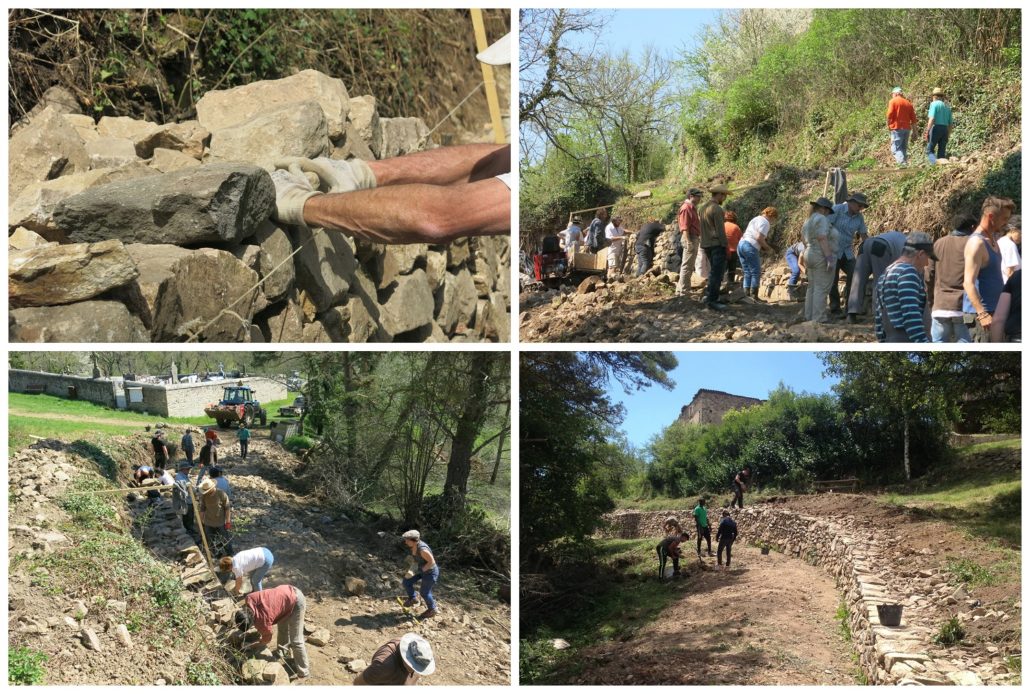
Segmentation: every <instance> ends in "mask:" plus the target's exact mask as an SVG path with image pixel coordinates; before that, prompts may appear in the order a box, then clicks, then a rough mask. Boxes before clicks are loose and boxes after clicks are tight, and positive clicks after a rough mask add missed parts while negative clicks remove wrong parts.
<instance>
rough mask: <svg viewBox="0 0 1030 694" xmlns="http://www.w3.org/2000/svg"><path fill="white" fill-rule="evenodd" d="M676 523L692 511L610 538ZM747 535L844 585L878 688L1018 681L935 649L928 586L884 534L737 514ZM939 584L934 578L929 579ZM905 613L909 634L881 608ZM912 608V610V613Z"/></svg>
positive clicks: (951, 597)
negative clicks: (926, 615)
mask: <svg viewBox="0 0 1030 694" xmlns="http://www.w3.org/2000/svg"><path fill="white" fill-rule="evenodd" d="M670 515H672V516H677V517H680V518H682V517H684V516H689V515H690V510H689V509H678V510H667V511H656V512H640V511H622V512H617V513H613V514H610V515H609V516H608V518H607V520H608V527H607V529H606V530H605V531H604V532H603V534H604V535H605V536H608V537H618V538H626V539H629V538H639V537H660V536H661V534H662V532H663V531H662V522H663V521H664V519H665V518H668V517H669V516H670ZM734 517H735V519H736V521H737V524H738V527H739V530H740V535H741V537H742V538H743V539H744V541H746V542H748V543H752V544H766V545H769V546H771V547H772V548H773V549H775V550H776V551H778V552H783V553H784V554H789V555H792V556H796V557H798V558H799V559H802V560H804V561H807V562H809V563H810V564H814V565H816V566H820V567H823V568H824V569H826V570H827V571H829V572H830V573H831V574H833V576H834V577H835V578H836V581H837V586H838V588H839V589H840V590H841V592H842V595H843V598H844V600H845V602H846V603H847V605H848V611H849V614H850V622H849V626H850V628H851V633H852V641H853V645H854V647H855V649H856V650H857V651H858V656H859V663H860V665H861V667H862V670H863V672H864V673H865V675H866V677H867V678H868V679H869V682H870V683H871V684H924V685H946V684H984V683H985V682H986V683H990V684H995V683H996V684H1003V683H1010V682H1011V681H1012V675H1011V674H1010V673H1009V672H1008V670H1007V668H1005V667H1004V666H1002V667H999V666H998V664H997V663H994V662H992V661H991V660H986V661H985V660H970V661H968V662H967V661H966V660H957V659H955V658H953V657H950V654H949V653H948V652H947V650H946V649H944V648H942V647H938V646H935V645H934V644H933V643H932V638H933V635H934V631H933V629H932V628H931V627H930V626H929V625H928V624H924V623H920V622H921V621H922V620H920V619H918V618H916V619H913V618H912V617H913V616H914V615H912V612H913V611H916V610H918V608H919V607H920V604H921V602H925V600H926V598H925V597H924V596H922V595H919V594H917V593H915V592H914V591H916V590H919V589H920V584H919V583H918V582H916V581H914V580H913V579H912V578H911V577H908V576H906V575H905V573H906V572H905V569H904V567H903V566H892V562H891V558H892V555H891V554H890V552H889V547H888V545H890V544H891V543H890V542H889V541H888V540H887V539H885V538H883V537H882V533H878V532H873V533H871V532H869V530H868V529H863V528H861V527H860V524H859V523H858V522H856V521H855V520H854V519H850V518H847V517H845V518H838V519H824V518H815V517H809V516H799V515H798V514H797V513H794V512H790V511H784V510H778V509H775V508H770V507H765V506H762V505H758V506H751V507H748V508H745V509H740V510H737V511H734ZM921 573H922V574H926V575H925V576H923V578H926V579H930V580H932V578H933V572H932V571H922V572H921ZM945 592H946V593H947V594H946V595H942V597H941V599H942V600H944V601H946V602H949V601H953V602H951V603H950V604H955V603H957V601H958V600H964V599H966V598H968V597H969V596H968V594H966V593H965V590H964V589H962V590H961V591H956V590H955V588H954V587H951V588H950V589H946V591H945ZM884 604H900V605H903V606H904V609H905V612H904V615H906V616H908V618H905V617H904V616H903V620H902V623H901V626H898V627H887V626H884V625H883V624H882V623H881V622H880V618H879V614H878V612H877V609H876V606H877V605H884ZM910 608H912V609H910ZM987 612H988V611H987V610H984V609H983V608H979V613H978V614H977V611H976V610H972V611H971V612H968V613H967V612H960V613H959V619H960V620H970V621H971V620H972V619H974V618H976V617H980V618H983V617H985V616H986V615H987Z"/></svg>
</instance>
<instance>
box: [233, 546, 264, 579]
mask: <svg viewBox="0 0 1030 694" xmlns="http://www.w3.org/2000/svg"><path fill="white" fill-rule="evenodd" d="M264 563H265V548H264V547H255V548H253V549H245V550H243V551H242V552H237V553H236V554H235V555H234V556H233V558H232V573H233V576H235V577H236V578H243V577H244V576H245V575H246V574H249V573H250V572H252V571H254V570H255V569H257V568H259V567H261V566H264Z"/></svg>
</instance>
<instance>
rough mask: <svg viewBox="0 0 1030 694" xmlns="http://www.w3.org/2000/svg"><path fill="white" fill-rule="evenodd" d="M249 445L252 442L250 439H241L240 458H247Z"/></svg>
mask: <svg viewBox="0 0 1030 694" xmlns="http://www.w3.org/2000/svg"><path fill="white" fill-rule="evenodd" d="M249 443H250V441H249V440H248V439H240V457H242V458H246V457H247V444H249Z"/></svg>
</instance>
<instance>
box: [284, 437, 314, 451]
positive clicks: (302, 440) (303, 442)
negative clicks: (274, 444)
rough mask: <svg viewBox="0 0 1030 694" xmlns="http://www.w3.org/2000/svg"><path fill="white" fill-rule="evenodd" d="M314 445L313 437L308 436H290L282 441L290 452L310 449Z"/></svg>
mask: <svg viewBox="0 0 1030 694" xmlns="http://www.w3.org/2000/svg"><path fill="white" fill-rule="evenodd" d="M314 445H315V441H314V439H312V438H310V437H308V436H291V437H290V438H288V439H286V441H284V442H283V446H285V447H286V450H288V451H289V452H290V453H297V454H299V453H301V452H303V451H308V450H311V448H312V447H313V446H314Z"/></svg>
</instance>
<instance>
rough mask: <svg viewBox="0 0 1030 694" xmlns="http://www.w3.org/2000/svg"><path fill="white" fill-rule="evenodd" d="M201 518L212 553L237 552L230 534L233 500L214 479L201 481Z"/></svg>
mask: <svg viewBox="0 0 1030 694" xmlns="http://www.w3.org/2000/svg"><path fill="white" fill-rule="evenodd" d="M200 518H201V522H203V524H204V532H205V534H206V535H207V539H208V542H210V543H211V553H212V554H215V555H222V554H236V552H235V551H233V548H232V537H231V536H230V535H229V531H230V530H232V502H231V501H229V497H228V495H227V494H226V493H225V492H223V491H222V490H221V489H219V488H218V487H217V485H216V484H215V481H214V480H212V479H206V480H204V481H203V482H201V483H200Z"/></svg>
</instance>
